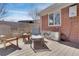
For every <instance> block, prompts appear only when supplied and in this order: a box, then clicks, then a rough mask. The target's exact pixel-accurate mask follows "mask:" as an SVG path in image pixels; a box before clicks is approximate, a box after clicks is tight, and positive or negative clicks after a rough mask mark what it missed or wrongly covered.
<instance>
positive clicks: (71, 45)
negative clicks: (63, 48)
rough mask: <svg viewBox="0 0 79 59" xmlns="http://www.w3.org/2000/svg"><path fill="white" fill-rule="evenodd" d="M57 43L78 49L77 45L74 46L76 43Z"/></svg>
mask: <svg viewBox="0 0 79 59" xmlns="http://www.w3.org/2000/svg"><path fill="white" fill-rule="evenodd" d="M59 43H61V44H64V45H67V46H70V47H73V48H77V49H79V45H78V44H76V43H72V42H69V41H60V42H59Z"/></svg>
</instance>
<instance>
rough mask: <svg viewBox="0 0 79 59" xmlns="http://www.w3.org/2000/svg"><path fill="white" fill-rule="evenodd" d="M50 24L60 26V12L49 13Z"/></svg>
mask: <svg viewBox="0 0 79 59" xmlns="http://www.w3.org/2000/svg"><path fill="white" fill-rule="evenodd" d="M48 25H49V26H50V25H54V26H60V14H59V13H53V14H49V16H48Z"/></svg>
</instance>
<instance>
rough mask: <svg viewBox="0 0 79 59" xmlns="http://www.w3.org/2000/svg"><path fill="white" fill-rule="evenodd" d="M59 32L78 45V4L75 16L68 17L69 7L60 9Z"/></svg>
mask: <svg viewBox="0 0 79 59" xmlns="http://www.w3.org/2000/svg"><path fill="white" fill-rule="evenodd" d="M61 23H62V24H61V32H62V33H64V35H65V36H66V37H67V38H68V39H66V40H69V41H71V42H74V43H79V4H77V16H75V17H69V6H68V7H65V8H63V9H61Z"/></svg>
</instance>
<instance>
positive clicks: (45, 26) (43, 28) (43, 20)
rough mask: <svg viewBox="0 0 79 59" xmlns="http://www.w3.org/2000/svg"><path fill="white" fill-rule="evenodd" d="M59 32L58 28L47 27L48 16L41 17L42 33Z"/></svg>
mask: <svg viewBox="0 0 79 59" xmlns="http://www.w3.org/2000/svg"><path fill="white" fill-rule="evenodd" d="M47 30H49V31H59V26H48V15H44V16H42V31H47Z"/></svg>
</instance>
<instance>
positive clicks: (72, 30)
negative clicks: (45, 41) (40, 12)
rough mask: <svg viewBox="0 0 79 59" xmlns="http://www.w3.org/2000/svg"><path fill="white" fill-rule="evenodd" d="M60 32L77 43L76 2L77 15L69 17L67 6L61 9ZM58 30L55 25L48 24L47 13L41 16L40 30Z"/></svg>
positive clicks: (78, 14)
mask: <svg viewBox="0 0 79 59" xmlns="http://www.w3.org/2000/svg"><path fill="white" fill-rule="evenodd" d="M59 28H60V29H61V33H64V35H65V36H66V37H67V39H66V40H69V41H71V42H74V43H79V4H77V16H75V17H69V6H68V7H65V8H63V9H61V27H59ZM47 30H49V31H58V29H57V27H55V26H54V27H53V26H52V27H49V26H48V15H44V16H42V31H47Z"/></svg>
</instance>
